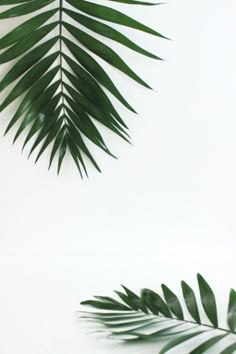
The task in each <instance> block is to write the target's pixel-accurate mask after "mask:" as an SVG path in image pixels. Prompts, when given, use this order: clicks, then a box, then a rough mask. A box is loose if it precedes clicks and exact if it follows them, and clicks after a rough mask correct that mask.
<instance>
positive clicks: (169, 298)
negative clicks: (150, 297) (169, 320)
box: [162, 284, 184, 320]
mask: <svg viewBox="0 0 236 354" xmlns="http://www.w3.org/2000/svg"><path fill="white" fill-rule="evenodd" d="M162 291H163V294H164V297H165V300H166V303H167V305H168V307H169V308H170V309H171V311H172V312H173V314H174V315H175V316H176V317H177V318H178V319H179V320H183V319H184V314H183V310H182V307H181V305H180V302H179V300H178V298H177V296H176V295H175V294H174V293H173V292H172V291H171V290H170V289H169V288H168V287H167V286H166V285H164V284H162Z"/></svg>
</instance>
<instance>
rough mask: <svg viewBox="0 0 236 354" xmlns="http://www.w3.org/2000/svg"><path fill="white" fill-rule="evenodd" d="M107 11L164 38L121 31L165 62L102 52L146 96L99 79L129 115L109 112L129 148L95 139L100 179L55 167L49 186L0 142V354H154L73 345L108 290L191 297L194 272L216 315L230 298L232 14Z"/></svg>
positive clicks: (194, 8)
mask: <svg viewBox="0 0 236 354" xmlns="http://www.w3.org/2000/svg"><path fill="white" fill-rule="evenodd" d="M105 2H106V1H103V3H105ZM114 6H115V7H116V8H119V9H120V8H121V9H123V10H124V11H126V12H127V13H129V14H132V15H133V17H135V18H137V19H140V20H142V21H143V22H145V23H146V24H148V25H149V26H152V27H153V28H155V29H157V30H158V31H160V32H162V33H163V34H165V35H166V36H168V37H170V38H172V41H163V40H158V39H156V38H154V37H149V36H147V35H144V34H141V33H137V32H135V31H132V30H124V32H125V33H128V34H129V35H130V37H131V38H133V39H134V40H135V41H136V42H138V43H141V44H143V45H145V48H147V49H149V50H151V51H153V52H155V53H157V54H159V55H161V56H162V57H164V58H165V59H166V61H165V62H156V61H154V60H151V59H147V58H145V57H142V56H138V55H136V54H134V53H132V52H128V51H127V50H125V49H124V48H122V47H121V46H119V45H114V46H113V47H114V48H116V49H117V51H118V52H119V53H121V54H122V55H123V56H124V57H125V58H126V60H127V62H128V63H129V64H130V66H132V67H133V68H135V69H136V72H137V73H139V74H142V77H143V78H144V79H145V80H146V81H147V82H148V83H150V85H151V86H152V87H153V88H154V89H155V91H149V90H146V89H143V88H140V87H139V86H138V85H136V84H135V83H134V82H132V81H131V80H129V79H127V78H125V77H123V76H122V75H121V74H120V73H118V72H116V71H115V70H110V68H108V70H109V72H110V73H111V75H112V77H113V78H114V80H115V81H116V83H117V85H118V86H119V88H121V89H122V90H123V92H125V95H126V97H127V98H128V99H129V101H130V102H131V103H132V104H133V105H134V106H135V107H136V109H137V111H138V112H139V116H135V115H132V114H130V113H129V112H127V111H126V110H123V109H121V112H122V114H123V116H125V117H126V122H127V123H128V125H129V126H130V131H131V135H132V138H133V143H134V146H129V145H128V144H126V143H124V142H122V141H121V140H120V139H118V138H116V137H114V136H112V135H111V134H110V133H107V132H105V135H106V137H107V139H108V142H109V145H110V147H111V148H112V149H113V152H114V153H115V154H116V155H118V156H119V160H117V161H116V160H112V159H110V158H107V157H105V156H104V155H103V154H102V153H100V152H99V151H97V150H96V149H94V150H93V151H94V153H95V156H96V157H97V159H98V160H99V162H100V166H101V168H102V170H103V173H102V174H101V175H100V174H98V173H97V172H96V171H94V170H93V169H92V168H91V169H90V179H89V180H84V181H82V180H81V179H80V177H79V175H78V173H77V171H76V169H75V168H74V166H73V164H72V162H71V161H70V159H69V157H67V159H66V161H65V164H64V168H63V170H62V173H61V175H60V177H57V176H56V172H55V166H54V168H53V169H52V170H51V171H50V172H48V171H47V163H48V154H46V155H44V156H43V157H42V158H41V160H40V161H39V163H38V164H36V165H34V160H33V159H31V160H29V161H28V160H27V151H26V152H25V153H23V154H21V146H22V141H23V140H20V139H19V142H17V143H16V144H15V145H14V146H13V147H12V146H11V144H12V138H13V133H10V134H9V135H8V136H6V137H5V138H1V139H0V166H1V174H0V182H1V194H0V218H1V219H0V333H1V335H0V336H1V340H0V353H2V354H16V353H17V354H77V353H82V354H91V353H93V354H96V353H103V354H106V353H111V352H113V353H119V354H122V353H136V354H144V353H149V352H150V354H152V353H157V351H158V348H157V347H156V346H155V345H153V344H152V345H150V348H149V351H148V350H147V347H145V346H142V345H141V346H139V347H132V346H129V347H124V345H122V344H119V343H110V342H106V341H97V340H96V338H94V337H93V336H89V335H87V334H86V329H85V326H84V324H83V323H81V322H80V321H78V320H77V316H76V311H77V310H79V309H80V305H79V304H80V301H81V300H84V299H87V298H89V297H91V296H92V295H96V294H106V295H107V294H111V293H112V290H113V289H115V288H116V289H117V288H118V287H119V284H121V283H122V284H126V285H127V286H129V287H131V288H132V289H134V290H137V291H138V290H139V289H140V288H142V287H151V288H153V289H155V290H159V286H160V284H161V283H162V282H165V283H167V284H168V285H169V286H170V287H172V289H174V290H175V291H176V292H177V293H178V294H180V289H179V282H180V280H181V279H182V278H184V279H185V280H187V281H189V283H190V284H192V286H193V287H194V288H195V289H196V278H195V277H196V273H197V272H201V273H202V274H203V275H204V276H205V277H206V278H207V279H208V281H209V282H210V283H211V285H212V287H213V288H214V290H215V292H216V294H217V298H218V302H219V304H220V306H221V309H222V312H223V313H224V309H225V307H226V305H227V300H228V299H227V297H228V290H229V288H230V287H236V281H235V245H236V241H235V233H236V219H235V212H236V205H235V200H236V167H235V166H236V138H235V137H236V119H235V117H236V106H235V92H236V70H235V63H236V51H235V33H236V22H235V13H236V3H235V1H233V0H224V1H222V0H214V1H213V0H199V1H189V0H169V2H168V4H166V5H164V6H162V7H155V8H145V9H144V8H142V7H131V6H127V5H126V6H125V5H114ZM2 24H3V25H2ZM2 24H1V31H2V32H3V33H5V31H7V30H8V24H9V21H3V22H2ZM4 70H5V66H2V68H1V73H2V74H3V71H4ZM1 97H2V96H1ZM115 104H117V103H116V102H115ZM118 106H119V105H117V107H118ZM10 111H11V109H10V110H7V111H6V112H5V113H1V115H0V118H1V121H0V133H1V135H2V134H3V132H4V128H5V127H6V125H7V123H8V122H9V119H10V115H9V112H10Z"/></svg>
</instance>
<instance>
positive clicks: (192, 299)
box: [181, 281, 201, 323]
mask: <svg viewBox="0 0 236 354" xmlns="http://www.w3.org/2000/svg"><path fill="white" fill-rule="evenodd" d="M181 286H182V291H183V296H184V300H185V303H186V306H187V308H188V311H189V313H190V315H191V316H192V317H193V319H194V320H195V321H196V322H197V323H201V319H200V315H199V311H198V305H197V300H196V296H195V294H194V291H193V290H192V289H191V288H190V286H189V285H188V284H187V283H185V282H184V281H182V282H181Z"/></svg>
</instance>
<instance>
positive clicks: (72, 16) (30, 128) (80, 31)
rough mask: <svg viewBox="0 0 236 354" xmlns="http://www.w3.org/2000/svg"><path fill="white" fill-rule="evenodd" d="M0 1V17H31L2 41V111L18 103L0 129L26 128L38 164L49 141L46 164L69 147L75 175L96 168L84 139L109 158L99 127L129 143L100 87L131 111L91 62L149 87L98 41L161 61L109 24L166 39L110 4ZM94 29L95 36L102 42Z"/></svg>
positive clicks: (126, 1)
mask: <svg viewBox="0 0 236 354" xmlns="http://www.w3.org/2000/svg"><path fill="white" fill-rule="evenodd" d="M112 2H117V3H121V4H123V5H134V6H136V5H140V6H144V5H147V6H154V5H159V3H151V2H149V3H147V2H144V1H136V0H107V4H108V5H111V4H112ZM1 5H9V8H7V9H6V10H5V11H2V12H0V20H1V19H10V18H14V17H21V16H27V15H28V16H29V19H27V20H25V21H23V20H22V23H21V24H20V25H18V26H17V27H16V28H13V29H12V30H11V31H10V32H9V33H7V34H6V35H4V36H3V37H2V38H0V51H1V52H0V64H4V63H9V62H12V65H11V67H10V69H9V70H8V71H7V72H6V73H5V75H4V76H3V77H2V79H1V81H0V92H3V91H4V90H5V89H7V88H8V87H9V85H11V84H13V85H14V83H15V81H17V83H16V84H15V85H14V87H13V89H12V90H11V91H10V93H9V94H8V95H6V97H5V98H4V100H3V101H2V102H1V103H0V112H3V111H4V110H5V109H6V108H7V107H8V106H9V105H10V104H11V103H13V102H14V101H15V100H17V104H18V105H17V106H16V110H15V113H14V114H13V116H12V117H11V119H10V121H9V123H8V126H7V128H6V131H5V134H6V133H8V132H9V131H10V130H11V129H12V127H13V126H15V124H16V123H18V124H19V128H18V130H17V132H16V134H15V137H14V142H15V141H16V140H17V139H18V138H19V137H20V136H21V135H22V134H23V133H24V134H25V138H24V143H23V148H25V146H26V145H27V144H28V143H29V142H30V141H31V140H32V146H31V148H30V153H29V156H31V154H32V153H33V152H34V151H35V150H36V149H38V152H37V157H36V161H38V159H39V158H40V156H41V155H42V154H43V153H44V152H45V151H46V150H47V149H48V148H49V147H50V146H51V155H50V161H49V167H50V166H51V164H52V162H53V160H54V158H55V157H57V164H58V168H57V170H58V173H59V172H60V169H61V166H62V163H63V160H64V158H65V156H66V153H67V152H69V153H70V155H71V157H72V159H73V161H74V162H75V164H76V167H77V168H78V170H79V173H80V175H81V177H83V176H84V175H86V176H88V172H87V168H86V164H87V160H88V161H90V163H91V164H92V165H93V166H94V167H95V168H96V169H97V170H98V171H99V172H100V168H99V166H98V164H97V163H96V161H95V159H94V157H93V156H92V154H91V153H90V149H89V146H87V144H88V142H87V140H86V139H88V140H89V141H90V142H91V143H93V144H94V145H95V146H97V147H98V148H100V149H102V150H103V151H104V152H105V153H106V154H108V155H109V156H112V157H114V155H113V154H112V152H111V151H110V149H109V147H108V146H107V145H106V143H105V141H104V139H103V137H102V134H101V132H100V129H99V125H101V126H104V127H106V128H107V129H109V130H110V131H112V132H113V133H114V134H116V135H118V136H119V137H120V138H121V139H123V140H125V141H127V142H130V137H129V135H128V127H127V125H126V123H125V122H124V119H123V118H122V117H121V116H120V114H119V113H118V112H117V110H116V109H115V107H114V105H113V103H112V101H111V99H110V98H109V96H108V94H107V92H106V91H108V92H109V93H110V94H111V95H113V96H114V97H115V98H116V99H117V100H118V101H119V102H120V103H121V104H122V105H123V106H125V107H126V108H127V109H128V110H130V111H132V112H134V113H136V111H135V110H134V108H133V107H131V106H130V104H129V103H128V102H127V100H126V99H125V97H124V96H123V95H122V93H121V92H120V91H119V90H118V89H117V87H116V85H115V84H114V83H113V81H112V80H111V78H110V77H109V75H108V74H107V72H106V70H105V68H104V67H103V66H102V64H100V60H97V59H98V58H99V59H102V61H103V62H106V63H108V64H110V65H111V66H113V67H114V68H115V69H118V70H119V71H120V72H121V73H123V74H125V75H126V76H128V77H129V78H131V79H132V80H134V81H136V82H137V83H139V84H140V85H142V86H144V87H147V88H150V86H149V85H148V84H147V83H146V82H145V81H144V80H143V79H142V78H141V77H140V76H139V75H138V74H137V73H136V72H135V71H134V70H133V69H132V68H131V67H130V66H129V65H128V64H127V63H126V62H125V61H124V60H123V59H122V58H121V57H120V56H119V54H118V53H116V52H115V51H114V50H113V49H111V48H110V47H109V45H108V44H106V43H105V42H104V40H103V39H109V40H111V41H114V42H117V43H119V44H121V45H123V46H125V47H127V48H129V49H130V50H133V51H135V52H137V53H139V54H142V55H144V56H146V57H149V58H152V59H156V60H161V58H160V57H159V56H157V55H155V54H153V53H150V52H148V51H147V50H145V49H144V48H142V47H141V46H139V45H138V44H136V43H134V42H133V41H131V40H130V39H129V38H128V37H127V36H125V35H124V34H122V33H121V32H120V31H118V30H117V29H115V28H113V27H112V23H115V24H119V25H122V26H125V27H129V28H132V29H135V30H139V31H142V32H145V33H147V34H151V35H154V36H156V37H159V38H166V37H164V36H163V35H161V34H160V33H159V32H157V31H155V30H153V29H151V28H149V27H147V26H145V25H144V24H142V23H140V22H138V21H136V20H135V19H133V18H131V17H129V16H127V15H125V14H124V13H122V12H120V11H118V10H115V9H113V8H112V7H110V6H104V5H99V4H96V3H94V2H89V1H86V0H80V1H77V0H76V1H75V0H7V1H6V0H0V6H1ZM93 34H99V36H100V37H101V38H102V39H101V40H100V39H97V38H95V36H94V35H93ZM13 60H14V61H13ZM126 290H127V289H126ZM124 296H126V297H127V298H130V296H131V293H129V291H128V294H126V295H125V294H124ZM133 296H134V295H133ZM140 301H141V300H140V299H139V301H138V300H137V298H133V303H135V304H136V306H139V307H138V308H139V309H140V307H141V308H142V310H144V308H146V307H145V306H146V305H144V302H140ZM138 303H139V305H138Z"/></svg>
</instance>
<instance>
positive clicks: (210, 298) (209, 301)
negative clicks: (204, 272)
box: [197, 274, 218, 327]
mask: <svg viewBox="0 0 236 354" xmlns="http://www.w3.org/2000/svg"><path fill="white" fill-rule="evenodd" d="M197 278H198V286H199V290H200V295H201V300H202V306H203V308H204V310H205V312H206V315H207V317H208V318H209V320H210V321H211V323H212V324H213V326H214V327H218V316H217V308H216V299H215V295H214V293H213V291H212V289H211V287H210V286H209V285H208V283H207V282H206V280H205V279H204V278H203V277H202V276H201V274H198V276H197Z"/></svg>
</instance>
